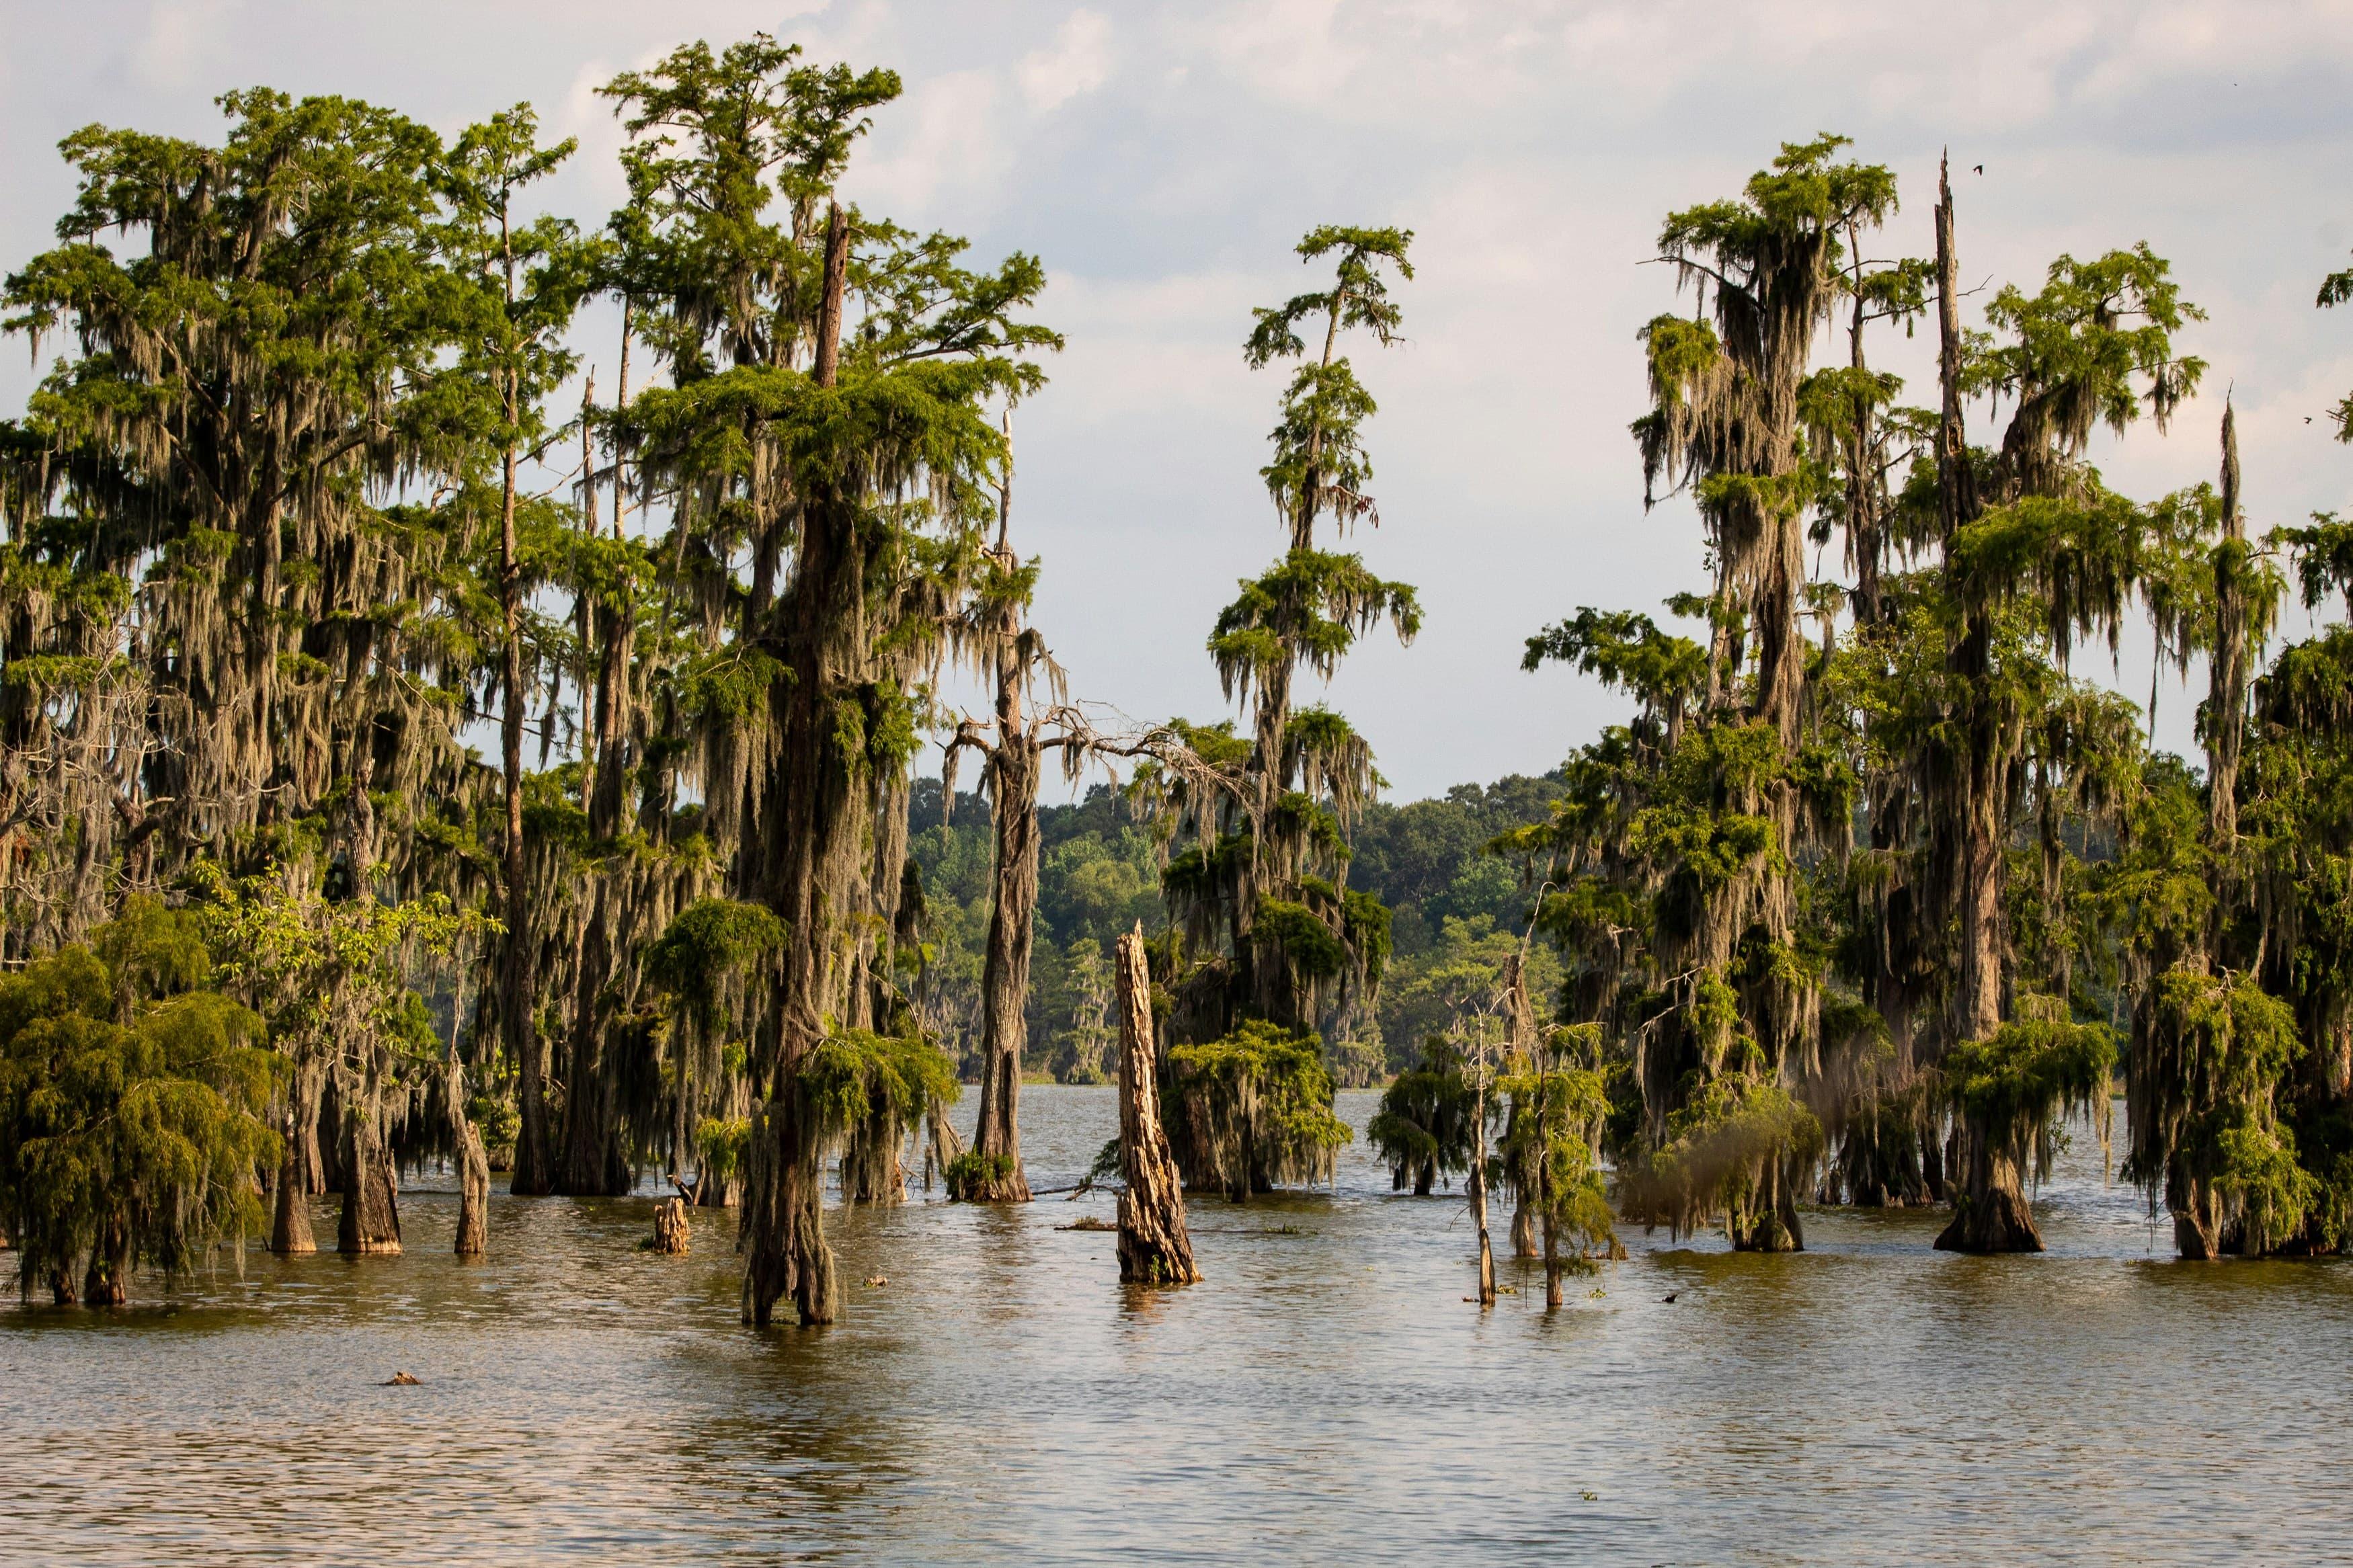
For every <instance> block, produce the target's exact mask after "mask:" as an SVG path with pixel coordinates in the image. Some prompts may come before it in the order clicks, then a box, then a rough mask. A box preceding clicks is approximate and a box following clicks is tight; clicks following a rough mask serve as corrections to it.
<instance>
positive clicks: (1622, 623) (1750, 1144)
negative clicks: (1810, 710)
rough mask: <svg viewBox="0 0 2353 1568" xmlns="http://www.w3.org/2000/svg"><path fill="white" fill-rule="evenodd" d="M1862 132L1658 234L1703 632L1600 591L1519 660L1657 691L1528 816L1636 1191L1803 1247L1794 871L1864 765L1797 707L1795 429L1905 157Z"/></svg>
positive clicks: (1800, 698)
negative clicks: (1868, 149)
mask: <svg viewBox="0 0 2353 1568" xmlns="http://www.w3.org/2000/svg"><path fill="white" fill-rule="evenodd" d="M1845 145H1846V142H1845V139H1844V138H1841V137H1835V136H1823V137H1820V138H1817V139H1816V140H1814V141H1813V142H1806V143H1802V144H1799V143H1792V144H1788V145H1785V146H1784V147H1783V148H1782V150H1781V153H1780V154H1779V156H1778V157H1777V158H1776V159H1775V160H1774V163H1773V165H1772V167H1770V168H1769V169H1767V170H1764V171H1761V172H1759V173H1758V174H1756V175H1755V176H1754V177H1753V178H1751V180H1750V181H1749V182H1748V184H1747V186H1746V189H1745V191H1744V192H1743V194H1742V195H1741V196H1740V197H1739V198H1737V199H1735V200H1729V201H1719V202H1715V203H1710V204H1707V205H1702V206H1697V207H1692V208H1687V209H1685V210H1683V211H1681V212H1677V213H1674V214H1672V215H1670V216H1669V217H1668V219H1667V221H1666V223H1665V225H1664V226H1663V227H1662V230H1661V234H1660V242H1659V248H1660V255H1661V258H1662V260H1664V261H1666V262H1668V263H1670V264H1671V265H1672V266H1673V268H1675V270H1676V274H1677V277H1678V279H1679V280H1680V281H1681V282H1682V283H1683V285H1684V286H1687V287H1692V288H1694V289H1695V290H1696V291H1697V292H1698V294H1699V297H1700V300H1701V303H1702V309H1701V311H1700V312H1699V315H1698V318H1697V319H1695V320H1685V319H1683V318H1681V317H1675V316H1661V317H1659V318H1657V319H1655V320H1653V321H1651V323H1650V324H1649V326H1648V327H1646V328H1645V329H1644V331H1643V342H1644V344H1645V349H1646V353H1647V356H1648V359H1649V364H1650V379H1651V396H1652V400H1653V406H1652V408H1651V411H1650V412H1649V413H1647V414H1645V415H1644V416H1642V417H1641V418H1640V419H1638V420H1636V421H1635V422H1634V426H1633V433H1634V435H1635V437H1636V439H1637V442H1638V445H1639V447H1640V448H1641V457H1642V466H1643V475H1644V488H1645V500H1646V502H1649V501H1651V500H1655V499H1656V498H1657V496H1658V494H1659V493H1660V492H1659V487H1660V484H1661V482H1662V480H1663V481H1667V482H1669V483H1672V484H1674V485H1677V486H1686V485H1687V486H1688V487H1689V488H1690V489H1691V492H1692V495H1693V499H1694V501H1695V502H1696V503H1697V506H1698V509H1699V512H1700V516H1701V520H1702V523H1703V526H1704V529H1705V530H1706V535H1707V540H1708V545H1709V553H1710V557H1711V561H1712V564H1713V566H1714V568H1715V589H1714V592H1713V594H1712V595H1710V596H1709V597H1708V598H1707V599H1705V600H1697V599H1692V600H1684V601H1679V602H1678V605H1677V607H1679V608H1685V609H1693V610H1702V611H1704V614H1705V616H1706V617H1707V620H1708V624H1709V628H1710V631H1709V643H1708V645H1707V647H1705V649H1704V650H1703V649H1701V648H1699V647H1696V646H1694V645H1693V644H1691V643H1690V642H1688V641H1687V640H1686V639H1683V638H1681V637H1675V636H1673V635H1672V634H1669V633H1666V632H1663V631H1662V630H1660V629H1659V628H1658V627H1657V626H1655V625H1654V624H1652V623H1651V620H1650V619H1649V618H1648V617H1647V616H1632V615H1604V614H1601V613H1599V612H1596V611H1592V610H1586V611H1581V612H1580V613H1579V615H1578V616H1577V617H1576V618H1575V619H1573V620H1570V621H1567V622H1564V623H1562V624H1561V625H1560V626H1556V627H1555V628H1553V629H1552V630H1551V631H1549V632H1546V633H1545V634H1543V635H1542V636H1539V637H1535V638H1532V639H1530V643H1529V650H1528V658H1527V663H1528V666H1529V667H1530V668H1534V667H1535V665H1536V664H1538V663H1540V662H1542V661H1544V660H1546V659H1552V658H1558V659H1565V660H1567V661H1570V662H1573V663H1576V664H1577V665H1578V666H1579V667H1580V668H1584V669H1585V670H1587V671H1588V672H1589V673H1592V674H1594V675H1597V676H1599V678H1600V679H1603V680H1604V681H1605V682H1606V683H1608V684H1610V685H1614V686H1618V687H1620V688H1622V689H1626V690H1628V691H1629V692H1630V693H1631V694H1632V695H1634V696H1635V697H1636V698H1637V699H1638V700H1640V702H1641V713H1640V714H1639V716H1638V717H1637V720H1636V721H1635V722H1634V723H1633V724H1632V725H1630V726H1628V727H1625V728H1623V729H1620V730H1614V731H1609V733H1608V734H1606V735H1605V737H1604V739H1603V740H1602V741H1601V742H1599V743H1598V744H1596V745H1594V746H1591V747H1588V748H1586V749H1585V751H1584V752H1583V753H1582V754H1581V755H1580V757H1579V758H1578V759H1577V760H1576V761H1574V762H1573V763H1572V764H1571V769H1570V774H1571V779H1572V791H1571V794H1570V795H1568V796H1567V798H1566V799H1564V801H1563V802H1562V803H1561V805H1559V806H1557V807H1556V815H1555V818H1554V821H1553V822H1552V823H1551V824H1549V825H1548V826H1546V827H1544V828H1542V829H1539V830H1536V831H1535V832H1532V833H1530V834H1527V835H1524V836H1521V837H1520V838H1519V839H1518V840H1517V847H1520V848H1521V849H1522V850H1523V851H1524V852H1535V853H1544V854H1546V855H1548V856H1549V857H1550V858H1551V860H1552V862H1553V864H1554V866H1555V868H1556V880H1557V882H1558V883H1559V886H1560V889H1561V890H1560V891H1558V892H1556V893H1555V894H1553V895H1552V896H1551V897H1550V898H1549V899H1548V900H1546V907H1545V909H1544V910H1541V911H1540V918H1541V919H1542V920H1543V921H1544V922H1545V923H1546V927H1547V928H1548V930H1549V931H1551V932H1552V934H1554V936H1555V937H1556V939H1557V940H1559V941H1560V942H1562V943H1563V944H1564V946H1565V947H1566V948H1567V949H1568V950H1569V952H1571V953H1572V955H1573V964H1574V967H1575V968H1576V969H1577V971H1578V972H1579V973H1580V974H1581V975H1582V976H1583V978H1581V979H1580V980H1578V981H1577V982H1576V983H1575V984H1576V986H1577V989H1578V990H1580V991H1581V992H1583V993H1584V995H1583V997H1582V998H1581V1000H1583V1001H1584V1003H1585V1004H1586V1005H1587V1006H1588V1007H1592V1008H1597V1009H1601V1010H1603V1011H1602V1013H1601V1016H1602V1017H1604V1018H1606V1019H1607V1020H1608V1022H1609V1025H1610V1026H1611V1028H1610V1031H1609V1032H1610V1033H1611V1034H1613V1035H1615V1036H1616V1037H1617V1038H1619V1039H1620V1040H1622V1041H1624V1042H1625V1048H1627V1049H1629V1050H1630V1055H1631V1061H1630V1067H1631V1069H1632V1073H1631V1076H1632V1079H1633V1082H1634V1083H1635V1085H1636V1086H1637V1089H1638V1092H1639V1096H1640V1099H1641V1111H1642V1116H1641V1135H1640V1137H1639V1138H1638V1139H1637V1140H1636V1142H1635V1143H1634V1145H1633V1146H1632V1147H1631V1148H1630V1149H1629V1150H1627V1151H1626V1152H1624V1153H1623V1154H1622V1155H1621V1169H1622V1170H1624V1171H1625V1172H1626V1183H1627V1188H1628V1192H1627V1197H1628V1200H1629V1201H1630V1205H1631V1206H1632V1207H1634V1208H1635V1209H1636V1210H1638V1211H1640V1212H1646V1213H1648V1214H1650V1215H1653V1216H1655V1217H1662V1218H1665V1219H1667V1220H1669V1221H1670V1223H1672V1225H1674V1226H1676V1227H1677V1228H1678V1229H1681V1228H1683V1227H1686V1226H1690V1225H1693V1224H1694V1223H1698V1222H1702V1221H1704V1219H1705V1217H1707V1216H1709V1215H1713V1214H1715V1212H1717V1211H1718V1210H1719V1209H1720V1210H1722V1211H1723V1212H1724V1213H1725V1215H1726V1218H1727V1222H1728V1228H1729V1230H1730V1234H1731V1236H1732V1239H1733V1243H1734V1245H1735V1246H1736V1247H1753V1248H1757V1249H1760V1250H1767V1251H1778V1250H1785V1249H1789V1248H1794V1247H1799V1246H1802V1245H1803V1242H1802V1234H1801V1231H1800V1228H1799V1218H1798V1214H1797V1206H1796V1205H1797V1200H1798V1198H1799V1195H1800V1188H1801V1186H1802V1184H1803V1182H1804V1176H1805V1173H1806V1172H1807V1171H1808V1170H1809V1169H1810V1166H1811V1163H1812V1161H1813V1159H1814V1156H1815V1154H1816V1153H1817V1152H1818V1151H1819V1149H1820V1125H1819V1122H1818V1121H1817V1119H1816V1118H1815V1117H1814V1115H1813V1114H1812V1112H1811V1111H1810V1110H1809V1109H1808V1108H1807V1107H1806V1106H1805V1105H1804V1104H1803V1103H1802V1101H1801V1100H1800V1099H1799V1095H1798V1093H1797V1092H1796V1091H1797V1090H1798V1089H1799V1088H1800V1087H1801V1084H1802V1080H1803V1078H1804V1076H1805V1074H1806V1070H1807V1064H1808V1062H1809V1060H1810V1058H1811V1057H1812V1055H1813V1053H1814V1051H1815V1049H1816V1047H1817V1045H1818V1042H1819V1039H1820V1013H1821V1002H1820V991H1821V984H1822V973H1821V967H1820V960H1819V959H1818V958H1815V957H1813V956H1812V955H1810V953H1809V952H1807V951H1806V944H1805V943H1804V942H1802V941H1801V940H1800V932H1799V922H1800V919H1801V916H1802V912H1803V911H1802V909H1801V902H1800V883H1801V877H1802V873H1803V872H1804V869H1805V868H1806V867H1807V865H1808V864H1809V863H1810V861H1811V860H1813V859H1815V858H1820V857H1822V856H1825V855H1829V856H1833V857H1835V856H1839V855H1842V854H1843V852H1844V850H1845V847H1846V837H1847V834H1848V831H1849V823H1850V820H1851V816H1852V802H1853V791H1854V788H1855V782H1854V778H1853V774H1852V769H1851V767H1850V766H1849V765H1848V763H1846V761H1845V759H1844V758H1842V757H1841V756H1840V755H1839V754H1838V753H1837V752H1836V750H1835V748H1832V747H1827V746H1825V745H1823V744H1822V743H1820V741H1819V739H1817V738H1815V737H1810V736H1807V735H1806V734H1804V733H1803V731H1802V729H1801V718H1802V716H1803V713H1804V711H1805V707H1806V688H1807V680H1808V675H1809V672H1808V659H1807V652H1808V648H1807V644H1806V641H1805V638H1804V636H1803V632H1802V628H1801V626H1800V624H1799V617H1800V616H1801V614H1802V613H1803V611H1804V609H1805V607H1806V601H1805V596H1804V589H1805V585H1806V584H1805V578H1806V574H1805V569H1804V559H1803V542H1804V519H1805V513H1806V511H1807V510H1808V509H1809V507H1810V505H1811V504H1812V503H1813V501H1814V500H1815V499H1816V497H1817V494H1818V493H1819V491H1820V488H1821V479H1822V474H1821V469H1820V467H1819V466H1818V465H1816V464H1814V463H1810V461H1808V455H1807V452H1806V450H1805V446H1804V441H1803V436H1804V423H1803V421H1802V419H1801V413H1802V412H1803V408H1802V405H1803V404H1804V402H1805V401H1806V400H1805V398H1804V394H1805V393H1806V391H1807V390H1808V386H1809V383H1808V377H1807V370H1808V363H1809V358H1810V353H1811V349H1812V345H1813V342H1814V340H1815V338H1816V335H1817V334H1818V333H1819V331H1820V329H1821V327H1822V325H1823V324H1824V322H1825V321H1827V320H1828V318H1829V315H1830V312H1831V307H1832V306H1833V304H1834V303H1835V301H1836V300H1837V299H1838V297H1839V293H1840V289H1841V280H1842V279H1849V278H1852V279H1858V280H1860V279H1864V278H1865V277H1866V276H1867V274H1865V273H1863V272H1862V269H1861V262H1860V258H1855V259H1854V260H1852V262H1851V261H1850V260H1849V258H1848V253H1847V250H1846V245H1847V241H1848V238H1849V237H1852V236H1854V235H1857V234H1860V233H1861V232H1863V231H1866V230H1868V229H1870V228H1873V227H1875V226H1877V225H1878V224H1879V223H1880V222H1881V221H1883V219H1884V218H1885V216H1887V215H1888V214H1889V213H1891V212H1892V211H1893V210H1894V205H1895V184H1894V176H1893V175H1892V174H1889V172H1888V171H1887V170H1886V169H1884V168H1883V167H1880V166H1878V165H1875V164H1863V163H1845V162H1839V161H1838V160H1837V157H1836V154H1837V153H1839V151H1840V150H1841V148H1843V147H1844V146H1845ZM1847 287H1848V288H1849V289H1850V291H1854V292H1860V291H1864V290H1865V289H1867V288H1868V287H1869V286H1868V285H1867V284H1865V283H1862V282H1861V281H1854V282H1850V283H1848V285H1847ZM1899 297H1900V296H1899ZM1847 392H1848V395H1849V400H1850V402H1852V401H1854V400H1856V399H1857V398H1858V397H1859V398H1861V399H1862V401H1864V402H1865V403H1870V402H1873V401H1875V400H1876V399H1877V398H1879V397H1880V396H1882V395H1883V389H1882V388H1880V387H1879V386H1878V385H1877V384H1873V385H1871V386H1869V387H1865V388H1861V389H1857V388H1853V387H1849V388H1848V389H1847ZM1858 460H1866V461H1867V460H1868V459H1858ZM1862 489H1863V490H1864V491H1865V492H1866V493H1867V490H1868V480H1867V476H1866V477H1864V479H1862ZM1752 642H1753V645H1754V647H1753V653H1752V651H1751V647H1750V645H1751V643H1752ZM1744 664H1746V665H1747V666H1749V667H1751V668H1753V671H1754V673H1753V675H1751V676H1750V677H1749V678H1747V679H1746V682H1745V683H1744V681H1743V680H1742V679H1741V676H1740V670H1741V668H1742V667H1743V666H1744ZM1744 686H1745V690H1744Z"/></svg>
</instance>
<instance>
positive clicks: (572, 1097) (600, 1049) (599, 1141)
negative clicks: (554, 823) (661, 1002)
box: [554, 875, 635, 1198]
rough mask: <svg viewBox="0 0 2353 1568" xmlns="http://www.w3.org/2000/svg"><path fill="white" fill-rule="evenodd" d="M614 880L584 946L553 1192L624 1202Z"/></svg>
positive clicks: (606, 881)
mask: <svg viewBox="0 0 2353 1568" xmlns="http://www.w3.org/2000/svg"><path fill="white" fill-rule="evenodd" d="M614 897H615V892H614V887H613V879H612V877H611V876H610V875H607V876H604V877H600V878H598V879H597V882H596V893H595V895H594V900H593V904H592V907H591V910H590V913H589V917H588V929H587V931H586V933H585V935H584V936H583V937H582V940H581V943H580V984H579V988H578V989H577V991H575V993H574V998H573V1003H574V1005H573V1015H572V1070H571V1078H570V1082H569V1084H568V1085H567V1086H566V1089H567V1092H566V1093H565V1100H564V1164H563V1167H562V1169H561V1170H560V1171H558V1172H557V1173H556V1180H555V1182H554V1190H555V1191H557V1192H559V1193H565V1194H571V1195H573V1196H575V1197H616V1198H617V1197H623V1196H626V1195H627V1194H628V1191H629V1189H630V1188H631V1187H632V1186H633V1185H635V1182H634V1180H633V1179H632V1178H633V1173H632V1172H631V1171H630V1169H629V1162H628V1154H627V1152H626V1151H624V1150H623V1149H622V1148H621V1143H620V1138H619V1136H618V1129H617V1120H618V1117H617V1110H618V1108H617V1106H616V1104H615V1103H614V1102H615V1100H616V1086H615V1084H614V1082H613V1066H614V1064H613V1063H612V1061H611V1060H610V1059H609V1058H610V1057H611V1056H612V1052H611V1051H610V1050H609V1049H608V1046H609V1042H608V1040H607V1023H608V1022H609V1020H608V1018H607V1012H608V1005H607V998H606V994H605V990H606V983H607V980H609V979H610V978H611V975H612V966H613V943H612V938H611V934H610V921H611V920H612V904H613V900H614Z"/></svg>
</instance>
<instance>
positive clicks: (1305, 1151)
mask: <svg viewBox="0 0 2353 1568" xmlns="http://www.w3.org/2000/svg"><path fill="white" fill-rule="evenodd" d="M1167 1071H1168V1080H1169V1084H1168V1087H1169V1093H1168V1095H1167V1097H1166V1098H1167V1099H1168V1100H1170V1102H1171V1103H1182V1104H1185V1105H1186V1106H1187V1107H1188V1111H1187V1116H1186V1119H1185V1122H1184V1124H1183V1125H1181V1126H1180V1127H1176V1128H1172V1130H1171V1142H1172V1144H1173V1145H1175V1147H1176V1159H1177V1164H1178V1166H1179V1167H1180V1168H1181V1169H1182V1170H1183V1171H1184V1172H1185V1173H1186V1178H1187V1183H1188V1184H1191V1185H1195V1186H1218V1187H1221V1188H1223V1189H1224V1190H1225V1191H1226V1192H1228V1193H1229V1194H1232V1195H1234V1196H1236V1197H1238V1198H1239V1197H1244V1196H1247V1195H1248V1194H1250V1193H1251V1192H1254V1191H1263V1190H1266V1189H1268V1188H1270V1187H1272V1186H1276V1185H1281V1184H1288V1183H1293V1182H1300V1181H1313V1180H1316V1179H1319V1178H1321V1177H1323V1176H1324V1175H1325V1174H1327V1173H1329V1172H1330V1170H1331V1163H1332V1151H1334V1150H1335V1149H1337V1148H1338V1147H1340V1145H1342V1144H1343V1143H1345V1142H1348V1141H1349V1140H1350V1139H1351V1138H1352V1137H1354V1136H1355V1134H1354V1133H1352V1132H1351V1131H1349V1128H1348V1124H1347V1123H1346V1122H1345V1121H1341V1120H1340V1119H1339V1118H1338V1117H1337V1116H1335V1115H1334V1114H1333V1112H1332V1093H1333V1083H1332V1074H1331V1070H1330V1069H1329V1068H1326V1067H1325V1066H1324V1048H1323V1041H1322V1040H1321V1039H1320V1038H1319V1037H1317V1036H1316V1035H1314V1033H1313V1032H1311V1031H1307V1030H1299V1031H1292V1030H1286V1029H1284V1028H1282V1027H1281V1026H1278V1025H1274V1024H1270V1023H1268V1022H1266V1021H1265V1020H1263V1019H1259V1018H1245V1019H1243V1020H1242V1021H1241V1022H1240V1024H1239V1025H1237V1026H1236V1027H1235V1029H1234V1031H1233V1033H1231V1034H1229V1035H1227V1036H1225V1037H1222V1038H1219V1039H1216V1040H1209V1041H1206V1042H1202V1043H1198V1044H1187V1045H1178V1046H1175V1047H1171V1048H1170V1050H1169V1052H1168V1062H1167Z"/></svg>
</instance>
